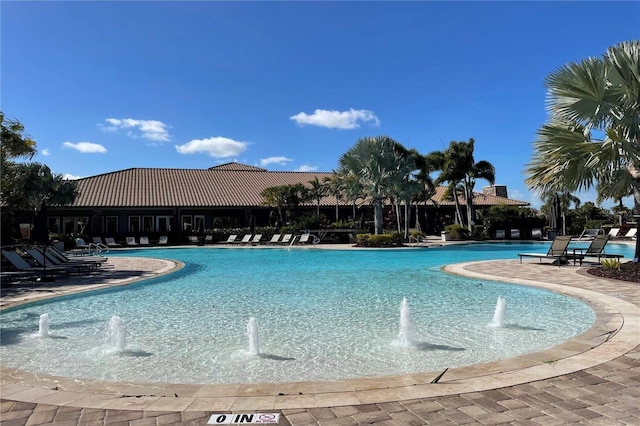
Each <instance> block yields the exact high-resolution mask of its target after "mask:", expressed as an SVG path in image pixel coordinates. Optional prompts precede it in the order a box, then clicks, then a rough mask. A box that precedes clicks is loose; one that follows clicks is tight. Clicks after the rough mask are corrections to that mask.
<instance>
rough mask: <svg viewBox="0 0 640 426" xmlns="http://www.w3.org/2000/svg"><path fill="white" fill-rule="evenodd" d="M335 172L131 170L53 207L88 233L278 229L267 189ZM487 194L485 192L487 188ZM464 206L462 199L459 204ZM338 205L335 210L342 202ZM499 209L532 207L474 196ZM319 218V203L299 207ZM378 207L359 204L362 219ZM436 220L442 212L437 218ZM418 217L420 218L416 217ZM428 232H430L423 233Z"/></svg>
mask: <svg viewBox="0 0 640 426" xmlns="http://www.w3.org/2000/svg"><path fill="white" fill-rule="evenodd" d="M331 176H332V173H322V172H283V171H269V170H266V169H263V168H260V167H255V166H250V165H245V164H240V163H235V162H232V163H227V164H222V165H219V166H215V167H211V168H208V169H163V168H131V169H125V170H118V171H114V172H111V173H105V174H101V175H96V176H91V177H87V178H83V179H79V180H77V184H78V197H77V198H76V200H75V202H74V203H73V204H72V205H70V206H65V207H62V208H56V207H49V210H48V226H49V230H50V231H52V232H59V233H63V234H70V233H81V234H85V235H106V236H119V237H120V239H124V238H123V236H124V235H147V234H166V233H174V234H176V233H177V234H190V233H193V232H203V231H204V230H206V229H212V228H222V227H253V226H268V225H273V224H274V223H275V220H276V219H277V215H276V214H274V213H275V212H274V208H272V207H269V206H266V205H264V202H263V197H262V196H261V193H262V191H264V190H265V189H266V188H269V187H274V186H282V185H293V184H298V183H303V184H306V185H308V183H309V182H310V181H312V180H314V179H315V178H318V180H319V181H320V182H322V181H323V179H325V178H330V177H331ZM485 189H486V188H485ZM445 190H446V188H444V187H441V188H438V191H437V193H436V195H435V196H434V197H433V200H432V201H429V202H428V203H427V204H426V206H427V208H428V209H433V210H434V211H437V212H439V213H442V214H444V215H446V214H452V212H453V207H454V203H453V201H452V200H447V199H445V198H444V193H445ZM460 202H461V204H462V205H464V200H460ZM336 203H337V205H336ZM496 204H507V205H515V206H528V203H526V202H522V201H517V200H512V199H509V198H508V197H507V193H506V187H501V186H497V187H489V190H485V191H484V193H476V195H475V198H474V205H475V206H476V208H477V209H479V210H481V209H483V208H488V207H490V206H493V205H496ZM300 208H301V210H303V211H308V212H310V213H311V212H313V213H315V211H316V208H317V205H316V202H315V201H312V202H309V203H308V204H306V205H303V206H301V207H300ZM369 210H372V209H370V208H369V207H368V204H366V203H365V202H363V201H361V202H360V206H359V208H358V213H357V215H358V216H360V215H361V214H365V216H366V215H368V211H369ZM320 211H321V214H324V215H326V217H327V218H328V220H330V221H333V220H336V211H337V212H338V219H340V220H348V219H351V218H352V217H353V203H352V202H351V201H345V200H336V197H335V196H326V197H324V198H323V199H322V200H320ZM432 216H434V218H435V216H436V215H432ZM414 217H415V216H414ZM425 229H426V228H425Z"/></svg>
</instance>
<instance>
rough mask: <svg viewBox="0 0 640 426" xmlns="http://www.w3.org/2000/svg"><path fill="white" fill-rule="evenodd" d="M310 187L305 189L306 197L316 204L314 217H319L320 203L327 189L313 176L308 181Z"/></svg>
mask: <svg viewBox="0 0 640 426" xmlns="http://www.w3.org/2000/svg"><path fill="white" fill-rule="evenodd" d="M309 185H310V187H309V188H307V194H306V195H307V197H308V198H309V199H311V200H314V201H315V202H316V216H320V202H321V201H322V199H323V198H324V197H325V196H326V195H327V194H328V192H329V188H328V186H327V185H326V184H325V183H324V182H320V179H318V176H314V178H313V179H312V180H310V181H309Z"/></svg>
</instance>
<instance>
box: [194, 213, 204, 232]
mask: <svg viewBox="0 0 640 426" xmlns="http://www.w3.org/2000/svg"><path fill="white" fill-rule="evenodd" d="M193 221H194V222H195V227H194V231H195V232H204V215H198V216H193Z"/></svg>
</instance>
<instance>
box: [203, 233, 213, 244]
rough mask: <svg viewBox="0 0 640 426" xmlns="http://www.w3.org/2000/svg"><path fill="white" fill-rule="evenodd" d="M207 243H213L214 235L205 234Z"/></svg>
mask: <svg viewBox="0 0 640 426" xmlns="http://www.w3.org/2000/svg"><path fill="white" fill-rule="evenodd" d="M204 243H205V244H213V235H205V236H204Z"/></svg>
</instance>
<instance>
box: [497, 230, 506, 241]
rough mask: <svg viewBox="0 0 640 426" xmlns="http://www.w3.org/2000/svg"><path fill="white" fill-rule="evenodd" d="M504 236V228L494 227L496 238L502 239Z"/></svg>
mask: <svg viewBox="0 0 640 426" xmlns="http://www.w3.org/2000/svg"><path fill="white" fill-rule="evenodd" d="M504 237H505V231H504V229H496V239H497V240H502V239H504Z"/></svg>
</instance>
